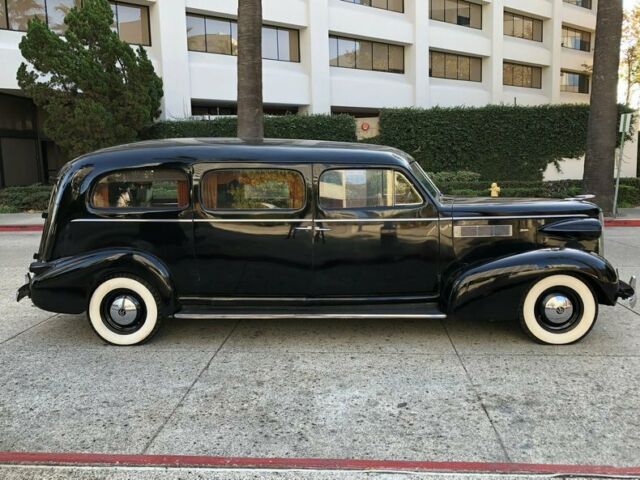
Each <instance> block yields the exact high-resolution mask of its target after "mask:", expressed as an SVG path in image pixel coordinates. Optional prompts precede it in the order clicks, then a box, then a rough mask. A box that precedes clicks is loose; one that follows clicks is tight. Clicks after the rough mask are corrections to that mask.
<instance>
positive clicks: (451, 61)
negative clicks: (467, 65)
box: [444, 53, 458, 79]
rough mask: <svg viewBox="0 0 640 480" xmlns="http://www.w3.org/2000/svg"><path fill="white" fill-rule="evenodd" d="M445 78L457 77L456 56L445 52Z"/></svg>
mask: <svg viewBox="0 0 640 480" xmlns="http://www.w3.org/2000/svg"><path fill="white" fill-rule="evenodd" d="M444 68H445V78H451V79H457V78H458V56H457V55H451V54H449V53H447V54H446V57H445V67H444Z"/></svg>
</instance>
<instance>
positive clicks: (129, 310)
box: [109, 295, 140, 327]
mask: <svg viewBox="0 0 640 480" xmlns="http://www.w3.org/2000/svg"><path fill="white" fill-rule="evenodd" d="M139 312H140V303H139V302H138V300H136V299H135V298H134V297H132V296H130V295H119V296H117V297H116V298H115V299H114V300H113V302H111V306H110V307H109V316H110V317H111V320H113V322H114V323H115V324H117V325H120V326H123V327H126V326H127V325H131V324H132V323H133V322H135V321H136V318H138V313H139Z"/></svg>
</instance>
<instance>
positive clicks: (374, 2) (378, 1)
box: [371, 0, 387, 10]
mask: <svg viewBox="0 0 640 480" xmlns="http://www.w3.org/2000/svg"><path fill="white" fill-rule="evenodd" d="M371 6H372V7H375V8H383V9H385V10H386V9H387V0H371Z"/></svg>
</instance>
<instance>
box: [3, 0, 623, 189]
mask: <svg viewBox="0 0 640 480" xmlns="http://www.w3.org/2000/svg"><path fill="white" fill-rule="evenodd" d="M77 1H79V0H29V1H28V2H27V1H26V0H25V2H24V4H25V5H26V4H27V3H28V4H29V5H32V4H33V3H34V2H36V3H41V4H42V5H43V7H44V10H42V11H41V12H36V14H38V15H40V16H45V17H46V18H49V17H51V13H50V12H52V11H55V9H54V7H55V6H57V5H59V4H67V3H68V4H73V3H75V2H77ZM597 1H598V0H470V1H466V0H263V19H264V28H263V57H264V58H265V60H264V63H263V79H264V102H265V106H266V111H267V112H271V113H280V112H294V113H303V114H304V113H310V114H313V113H332V112H334V113H335V112H347V113H353V114H354V115H356V116H371V115H376V114H377V112H378V111H379V110H380V109H382V108H388V107H424V108H428V107H433V106H458V105H466V106H483V105H487V104H510V105H511V104H518V105H538V104H547V103H562V102H568V103H587V102H588V101H589V91H590V75H589V73H588V72H589V71H590V69H591V66H592V61H593V53H592V52H593V43H594V39H595V35H594V31H595V26H596V10H597V4H596V2H597ZM3 3H4V5H3ZM20 3H21V2H20V1H17V2H16V1H15V0H14V1H10V2H8V1H7V0H0V65H2V68H1V69H0V92H3V93H4V94H9V95H15V94H18V86H17V82H16V79H15V72H16V70H17V69H18V66H19V64H20V62H21V61H22V59H21V55H20V52H19V49H18V44H19V42H20V39H21V38H22V35H23V33H22V32H21V31H20V30H21V29H23V28H24V25H26V23H25V20H24V17H28V16H29V15H31V14H33V11H23V12H19V13H20V14H21V15H22V16H20V15H17V14H16V12H13V17H12V11H11V8H14V9H15V8H16V7H15V5H16V4H18V5H19V4H20ZM54 4H55V5H54ZM11 5H14V7H11ZM112 5H113V8H114V11H115V12H116V14H117V15H116V23H117V25H116V26H114V28H116V27H117V28H118V31H119V33H120V36H121V38H123V39H125V40H127V41H129V42H130V43H139V44H143V45H145V48H147V50H148V52H149V55H150V58H151V59H152V61H153V62H154V64H155V66H156V69H157V71H158V73H159V74H160V75H161V76H162V78H163V82H164V94H165V95H164V99H163V105H162V116H163V118H165V119H181V118H187V117H191V116H194V115H195V116H199V115H218V114H233V113H235V102H236V85H237V75H236V57H235V56H234V54H235V49H236V46H237V26H236V23H235V19H236V15H237V0H140V1H138V0H128V2H112ZM3 10H4V11H3ZM3 22H4V23H3ZM55 22H56V19H50V18H49V24H50V26H53V25H55V24H56V23H55ZM1 108H2V104H1V103H0V109H1ZM1 117H2V115H0V137H1V136H3V135H4V136H5V137H6V136H7V133H6V131H7V129H6V128H5V127H6V125H4V126H3V125H2V120H1ZM36 121H37V119H36ZM9 127H10V125H9ZM3 131H4V133H3ZM3 150H4V148H3ZM3 157H4V155H3ZM4 163H5V164H6V163H7V162H6V160H5V161H4ZM40 168H41V170H44V169H47V168H49V170H52V169H51V166H49V167H47V166H46V165H45V166H44V167H40ZM634 168H635V165H634ZM5 170H6V168H5ZM633 174H634V175H635V172H633ZM4 183H5V184H6V183H8V182H6V181H5V182H4ZM1 185H2V184H1V183H0V186H1Z"/></svg>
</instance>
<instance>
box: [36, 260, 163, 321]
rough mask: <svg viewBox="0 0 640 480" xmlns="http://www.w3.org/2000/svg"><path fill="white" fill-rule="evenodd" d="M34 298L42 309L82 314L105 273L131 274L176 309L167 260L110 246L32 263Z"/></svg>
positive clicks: (106, 274)
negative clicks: (165, 263)
mask: <svg viewBox="0 0 640 480" xmlns="http://www.w3.org/2000/svg"><path fill="white" fill-rule="evenodd" d="M31 271H32V272H33V273H35V277H34V278H33V280H32V282H31V299H32V300H33V303H34V304H35V305H36V306H37V307H39V308H42V309H43V310H48V311H51V312H57V313H71V314H77V313H82V312H84V311H85V310H86V307H87V301H88V298H89V295H90V294H91V292H93V290H94V289H95V287H96V286H97V284H98V283H99V282H100V281H101V280H102V279H103V278H104V277H106V276H109V275H114V274H122V273H125V274H130V275H135V276H138V277H140V278H142V279H144V280H146V281H147V282H149V283H150V284H151V285H153V286H154V287H155V288H156V289H157V290H158V293H159V294H160V297H161V299H162V301H163V303H164V305H162V306H161V307H164V308H165V309H166V310H167V311H166V312H165V313H173V310H174V309H175V295H174V292H175V289H174V286H173V282H172V280H171V274H170V272H169V270H168V268H167V267H166V265H164V263H163V262H162V261H161V260H160V259H158V258H157V257H155V256H153V255H150V254H148V253H146V252H142V251H137V250H132V249H127V248H110V249H104V250H95V251H92V252H87V253H85V254H81V255H74V256H72V257H65V258H60V259H57V260H54V261H51V262H47V263H44V264H43V263H40V262H36V263H35V264H32V266H31Z"/></svg>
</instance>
